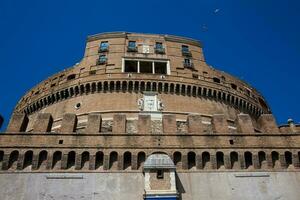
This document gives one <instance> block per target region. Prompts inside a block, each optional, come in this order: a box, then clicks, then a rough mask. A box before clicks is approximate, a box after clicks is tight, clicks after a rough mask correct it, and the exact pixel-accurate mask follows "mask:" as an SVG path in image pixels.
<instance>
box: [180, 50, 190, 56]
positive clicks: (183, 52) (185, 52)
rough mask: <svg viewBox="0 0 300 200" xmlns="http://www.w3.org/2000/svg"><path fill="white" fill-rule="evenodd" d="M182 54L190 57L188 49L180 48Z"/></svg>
mask: <svg viewBox="0 0 300 200" xmlns="http://www.w3.org/2000/svg"><path fill="white" fill-rule="evenodd" d="M181 52H182V55H183V56H186V57H192V53H191V52H190V51H188V50H182V51H181Z"/></svg>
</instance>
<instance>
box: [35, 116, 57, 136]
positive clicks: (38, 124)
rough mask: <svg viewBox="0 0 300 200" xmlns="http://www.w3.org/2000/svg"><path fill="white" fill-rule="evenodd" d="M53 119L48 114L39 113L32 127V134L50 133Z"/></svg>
mask: <svg viewBox="0 0 300 200" xmlns="http://www.w3.org/2000/svg"><path fill="white" fill-rule="evenodd" d="M52 123H53V118H52V115H51V114H50V113H39V114H38V116H37V118H36V120H35V122H34V125H33V131H34V132H50V131H51V128H52Z"/></svg>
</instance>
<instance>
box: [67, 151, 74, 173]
mask: <svg viewBox="0 0 300 200" xmlns="http://www.w3.org/2000/svg"><path fill="white" fill-rule="evenodd" d="M75 160H76V153H75V151H70V152H69V153H68V160H67V169H73V168H74V167H75Z"/></svg>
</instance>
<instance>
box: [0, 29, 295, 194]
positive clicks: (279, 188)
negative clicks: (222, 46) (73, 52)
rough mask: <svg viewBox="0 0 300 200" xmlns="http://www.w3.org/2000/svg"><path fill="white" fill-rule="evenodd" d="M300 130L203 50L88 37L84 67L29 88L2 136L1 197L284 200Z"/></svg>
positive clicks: (129, 37) (143, 38)
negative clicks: (279, 122)
mask: <svg viewBox="0 0 300 200" xmlns="http://www.w3.org/2000/svg"><path fill="white" fill-rule="evenodd" d="M299 163H300V126H299V125H297V124H295V123H294V122H293V121H292V120H290V121H289V123H288V124H287V125H282V126H278V125H277V124H276V120H275V118H274V117H273V115H272V112H271V109H270V107H269V106H268V103H267V101H266V100H265V99H264V97H263V96H262V95H261V94H260V93H259V92H258V91H257V90H256V89H255V88H253V87H252V86H250V85H249V84H247V83H245V82H244V81H241V80H239V79H238V78H236V77H234V76H232V75H229V74H227V73H225V72H222V71H219V70H217V69H214V68H213V67H212V66H209V65H208V64H207V63H206V62H205V58H204V55H203V51H202V45H201V43H200V42H199V41H197V40H194V39H190V38H185V37H179V36H173V35H158V34H141V33H126V32H113V33H102V34H96V35H92V36H89V37H88V38H87V44H86V49H85V53H84V57H83V59H82V60H81V61H80V62H79V63H77V64H76V65H74V66H73V67H70V68H68V69H65V70H64V71H61V72H59V73H57V74H55V75H53V76H51V77H49V78H47V79H46V80H44V81H42V82H41V83H40V84H38V85H36V86H35V87H33V88H32V89H31V90H30V91H28V92H27V93H26V94H25V95H24V96H23V97H22V98H21V99H20V101H19V102H18V104H17V105H16V107H15V110H14V112H13V115H12V117H11V119H10V122H9V125H8V127H7V130H6V132H5V133H3V134H1V135H0V194H1V196H2V197H1V200H2V199H3V200H8V199H9V200H12V199H13V200H14V199H15V200H19V199H24V200H27V199H28V200H29V199H47V200H48V199H49V200H50V199H57V200H61V199H76V200H77V199H78V200H79V199H81V200H85V199H94V200H100V199H124V200H127V199H128V200H129V199H133V200H138V199H146V200H148V199H149V200H150V199H152V200H160V199H164V200H177V199H178V200H196V199H197V200H198V199H199V200H201V199H206V200H217V199H222V200H224V199H228V200H229V199H246V200H248V199H249V200H250V199H270V200H271V199H288V200H297V199H299V194H300V192H299V191H300V190H299V189H300V181H299V180H300V173H299V170H300V164H299Z"/></svg>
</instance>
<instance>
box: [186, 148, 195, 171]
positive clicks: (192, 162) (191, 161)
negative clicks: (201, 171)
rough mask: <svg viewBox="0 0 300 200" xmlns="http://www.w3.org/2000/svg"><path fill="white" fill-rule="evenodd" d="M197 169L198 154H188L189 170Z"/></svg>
mask: <svg viewBox="0 0 300 200" xmlns="http://www.w3.org/2000/svg"><path fill="white" fill-rule="evenodd" d="M195 168H196V154H195V152H189V153H188V169H195Z"/></svg>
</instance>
